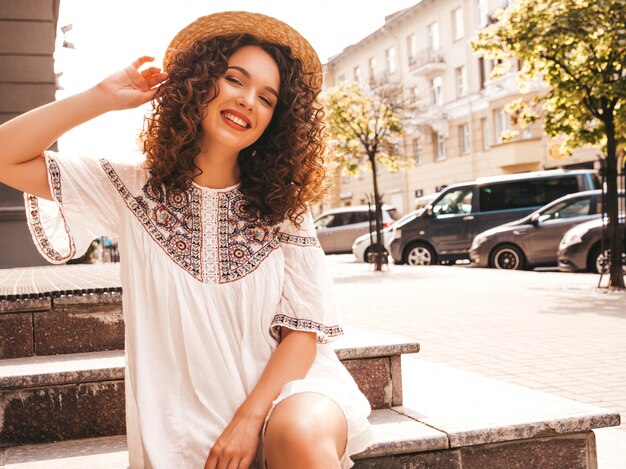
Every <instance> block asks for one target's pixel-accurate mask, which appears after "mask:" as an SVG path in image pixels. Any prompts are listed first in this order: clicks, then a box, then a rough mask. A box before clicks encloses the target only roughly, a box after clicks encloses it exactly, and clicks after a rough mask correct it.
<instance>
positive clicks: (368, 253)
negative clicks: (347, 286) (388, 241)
mask: <svg viewBox="0 0 626 469" xmlns="http://www.w3.org/2000/svg"><path fill="white" fill-rule="evenodd" d="M370 252H372V248H371V247H369V248H367V249H366V250H365V252H364V253H363V262H368V259H369V255H370ZM383 255H385V256H387V257H389V253H388V252H387V250H386V249H385V248H383Z"/></svg>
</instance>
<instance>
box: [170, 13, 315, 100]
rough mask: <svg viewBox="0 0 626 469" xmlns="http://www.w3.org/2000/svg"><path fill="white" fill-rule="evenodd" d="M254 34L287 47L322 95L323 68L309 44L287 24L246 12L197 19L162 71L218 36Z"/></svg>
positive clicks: (176, 41) (174, 46) (180, 35)
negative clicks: (195, 45) (195, 46)
mask: <svg viewBox="0 0 626 469" xmlns="http://www.w3.org/2000/svg"><path fill="white" fill-rule="evenodd" d="M232 34H251V35H253V36H255V37H257V38H258V39H260V40H263V41H268V42H273V43H276V44H281V45H285V46H288V47H289V48H290V49H291V53H292V55H293V56H294V57H295V58H297V59H299V60H300V62H302V67H303V70H304V72H305V74H307V75H308V76H309V80H310V83H311V84H312V85H313V86H314V87H315V88H316V91H318V92H319V90H320V89H321V83H322V64H321V62H320V59H319V57H318V55H317V53H316V52H315V50H314V49H313V47H312V46H311V44H309V42H308V41H307V40H306V39H304V37H302V35H301V34H300V33H299V32H298V31H296V30H295V29H293V28H292V27H291V26H289V25H288V24H286V23H284V22H282V21H280V20H277V19H276V18H273V17H271V16H266V15H262V14H260V13H251V12H247V11H224V12H220V13H214V14H212V15H207V16H203V17H200V18H198V19H197V20H196V21H194V22H193V23H190V24H189V25H187V26H186V27H185V28H183V29H182V30H181V31H179V32H178V34H176V36H175V37H174V39H172V41H171V42H170V45H169V46H168V47H167V51H166V52H165V57H164V59H163V70H166V71H167V70H168V67H169V65H170V64H171V63H172V62H173V61H174V58H175V56H176V55H177V54H178V53H179V52H181V51H184V50H187V49H188V48H189V47H190V46H191V45H192V44H193V43H195V42H197V41H203V40H206V39H210V38H213V37H218V36H227V35H232Z"/></svg>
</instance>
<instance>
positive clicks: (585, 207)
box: [542, 197, 591, 220]
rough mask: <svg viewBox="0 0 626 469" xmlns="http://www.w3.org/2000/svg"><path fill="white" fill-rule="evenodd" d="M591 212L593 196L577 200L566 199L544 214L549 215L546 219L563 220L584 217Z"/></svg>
mask: <svg viewBox="0 0 626 469" xmlns="http://www.w3.org/2000/svg"><path fill="white" fill-rule="evenodd" d="M590 213H591V197H587V198H584V199H579V200H575V201H565V202H561V203H560V204H556V205H555V206H554V207H551V208H549V209H548V210H546V211H545V212H543V213H542V215H547V216H548V217H549V218H546V220H561V219H564V218H574V217H583V216H585V215H589V214H590Z"/></svg>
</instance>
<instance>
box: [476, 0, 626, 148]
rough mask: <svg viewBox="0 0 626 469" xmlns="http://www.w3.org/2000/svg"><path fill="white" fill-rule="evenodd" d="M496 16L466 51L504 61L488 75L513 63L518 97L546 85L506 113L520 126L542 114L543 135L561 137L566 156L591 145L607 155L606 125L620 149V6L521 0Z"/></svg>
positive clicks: (606, 1)
mask: <svg viewBox="0 0 626 469" xmlns="http://www.w3.org/2000/svg"><path fill="white" fill-rule="evenodd" d="M495 17H496V19H497V22H495V23H493V24H492V25H490V26H488V27H487V28H485V29H484V30H483V31H481V32H480V33H479V34H478V36H477V38H475V40H474V41H473V44H472V45H473V47H474V49H475V50H477V51H482V52H484V53H485V56H486V57H487V58H499V59H503V61H504V62H503V64H502V65H501V66H499V67H498V68H497V69H496V70H494V76H496V75H498V74H502V73H506V71H507V67H509V66H510V59H511V58H512V57H516V58H518V59H520V60H521V61H522V63H523V67H522V69H521V72H520V74H519V79H520V89H521V90H522V91H528V90H530V85H531V84H532V83H533V82H537V80H539V79H541V80H543V81H544V82H545V83H546V84H547V85H548V90H547V92H546V93H545V94H541V95H540V96H536V97H535V99H534V100H533V101H532V102H531V103H528V102H527V101H522V100H518V101H517V102H516V103H515V104H513V105H511V106H510V107H509V110H510V111H512V112H513V115H517V117H519V121H520V122H521V124H522V125H525V124H527V123H528V122H532V121H533V120H535V119H536V118H537V117H538V109H539V108H540V107H541V110H540V112H541V113H542V115H543V119H544V129H545V131H546V133H547V134H548V135H550V136H553V137H555V136H558V135H564V136H565V138H566V141H565V145H564V146H565V148H566V149H567V150H568V151H571V150H572V149H574V148H577V147H580V146H583V145H586V144H591V145H596V146H599V147H600V148H601V149H602V150H603V151H604V152H606V151H607V147H606V144H607V137H606V131H607V126H608V125H614V127H615V135H616V143H617V146H618V147H623V145H624V143H626V0H520V1H518V2H514V3H513V4H512V5H511V6H510V7H508V8H507V9H506V10H499V11H497V12H496V13H495ZM529 104H530V106H529ZM611 122H612V124H610V123H611Z"/></svg>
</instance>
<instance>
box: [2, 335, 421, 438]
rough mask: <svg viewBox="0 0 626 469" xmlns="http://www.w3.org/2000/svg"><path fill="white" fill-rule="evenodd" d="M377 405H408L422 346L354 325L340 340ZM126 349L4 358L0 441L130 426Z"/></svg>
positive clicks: (111, 431) (347, 362)
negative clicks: (406, 375) (407, 376)
mask: <svg viewBox="0 0 626 469" xmlns="http://www.w3.org/2000/svg"><path fill="white" fill-rule="evenodd" d="M333 345H334V347H335V352H336V353H337V356H338V357H339V359H340V360H341V362H342V363H343V364H344V366H345V367H346V368H347V369H348V371H349V372H350V373H351V374H352V376H353V377H354V379H355V381H356V382H357V384H358V385H359V388H360V389H361V391H362V392H363V393H364V394H365V396H366V397H367V398H368V400H369V402H370V404H371V406H372V408H373V409H384V408H389V407H392V406H399V405H402V402H403V401H402V370H401V359H400V356H401V355H402V354H408V353H416V352H417V351H418V350H419V344H417V343H415V342H412V341H411V340H407V339H402V338H397V337H392V336H386V335H383V334H379V333H374V332H370V331H367V330H363V329H354V328H346V334H345V337H343V338H341V339H340V340H337V341H335V342H333ZM124 406H125V397H124V352H123V351H119V350H118V351H106V352H88V353H81V354H64V355H55V356H43V357H28V358H16V359H5V360H0V409H1V410H2V411H1V412H0V446H3V445H4V446H7V445H8V446H11V445H19V444H25V443H42V442H49V441H59V440H68V439H76V438H88V437H96V436H110V435H119V434H123V433H124V432H125V411H124Z"/></svg>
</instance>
